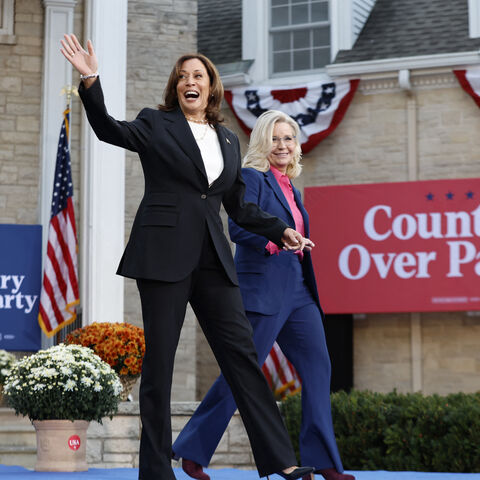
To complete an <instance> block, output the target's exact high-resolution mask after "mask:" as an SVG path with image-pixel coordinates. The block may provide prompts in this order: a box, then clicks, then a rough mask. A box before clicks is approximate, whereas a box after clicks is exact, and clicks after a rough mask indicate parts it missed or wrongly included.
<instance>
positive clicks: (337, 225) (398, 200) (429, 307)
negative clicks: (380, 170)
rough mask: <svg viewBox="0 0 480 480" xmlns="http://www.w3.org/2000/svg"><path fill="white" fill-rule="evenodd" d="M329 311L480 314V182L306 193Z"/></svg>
mask: <svg viewBox="0 0 480 480" xmlns="http://www.w3.org/2000/svg"><path fill="white" fill-rule="evenodd" d="M305 206H306V208H307V210H308V212H309V215H310V225H311V228H310V236H311V239H312V240H313V241H314V243H315V245H316V246H315V248H314V249H313V251H312V257H313V263H314V267H315V274H316V278H317V282H318V291H319V295H320V300H321V302H322V305H323V307H324V309H325V312H326V313H380V312H428V311H456V310H480V179H479V178H470V179H456V180H431V181H418V182H400V183H377V184H365V185H343V186H328V187H308V188H305Z"/></svg>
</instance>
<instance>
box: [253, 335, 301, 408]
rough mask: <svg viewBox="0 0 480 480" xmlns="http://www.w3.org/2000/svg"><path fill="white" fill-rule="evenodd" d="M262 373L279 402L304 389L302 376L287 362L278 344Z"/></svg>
mask: <svg viewBox="0 0 480 480" xmlns="http://www.w3.org/2000/svg"><path fill="white" fill-rule="evenodd" d="M262 371H263V374H264V375H265V377H266V378H267V382H268V384H269V385H270V388H271V389H272V390H273V393H274V394H275V397H276V398H277V399H278V400H280V399H282V398H283V397H286V396H288V395H292V394H294V393H297V392H299V391H300V389H301V387H302V383H301V380H300V376H299V375H298V373H297V371H296V370H295V368H294V366H293V365H292V364H291V363H290V362H289V361H288V360H287V357H285V355H284V354H283V352H282V350H281V349H280V347H279V346H278V344H277V342H275V343H274V344H273V347H272V349H271V350H270V353H269V355H268V357H267V359H266V360H265V363H264V364H263V366H262Z"/></svg>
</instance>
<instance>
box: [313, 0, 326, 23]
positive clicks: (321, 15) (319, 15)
mask: <svg viewBox="0 0 480 480" xmlns="http://www.w3.org/2000/svg"><path fill="white" fill-rule="evenodd" d="M325 21H328V2H313V3H312V22H325Z"/></svg>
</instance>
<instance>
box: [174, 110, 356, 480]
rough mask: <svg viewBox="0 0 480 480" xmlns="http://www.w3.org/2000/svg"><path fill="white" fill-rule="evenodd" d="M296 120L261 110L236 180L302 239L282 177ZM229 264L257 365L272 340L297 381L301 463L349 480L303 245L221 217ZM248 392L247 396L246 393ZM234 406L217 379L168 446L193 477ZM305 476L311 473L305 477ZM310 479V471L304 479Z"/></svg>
mask: <svg viewBox="0 0 480 480" xmlns="http://www.w3.org/2000/svg"><path fill="white" fill-rule="evenodd" d="M298 136H299V129H298V125H297V123H296V122H295V121H294V120H293V119H292V118H290V117H289V116H287V115H285V114H283V113H282V112H278V111H275V110H269V111H267V112H265V113H263V114H262V115H261V116H260V117H259V118H258V120H257V123H256V125H255V128H254V129H253V131H252V134H251V138H250V145H249V149H248V152H247V155H246V157H245V159H244V163H243V166H244V167H247V168H243V169H242V175H243V178H244V180H245V183H246V192H245V199H246V200H247V201H249V202H253V203H256V204H258V205H259V206H260V207H261V208H262V209H263V210H264V211H266V212H268V213H270V214H271V215H275V216H278V217H279V218H281V219H283V220H284V221H285V222H286V223H287V224H289V225H290V226H291V227H293V228H296V230H297V231H299V232H300V233H302V234H303V235H304V236H305V237H308V236H309V223H308V214H307V212H306V210H305V208H304V207H303V204H302V201H301V197H300V192H299V191H298V190H297V189H296V188H295V187H294V186H293V185H292V183H291V181H290V179H292V178H295V177H297V176H298V175H299V174H300V172H301V165H300V163H299V161H300V157H301V150H300V144H299V142H298V140H297V139H298ZM229 232H230V237H231V239H232V241H234V242H235V243H236V244H237V246H236V253H235V266H236V269H237V273H238V278H239V282H240V288H241V293H242V298H243V301H244V305H245V309H246V311H247V317H248V319H249V321H250V323H251V324H252V327H253V331H254V342H255V346H256V349H257V354H258V359H259V362H260V364H263V362H264V361H265V359H266V357H267V355H268V353H269V352H270V350H271V348H272V346H273V343H274V342H275V340H276V341H277V343H278V344H279V345H280V347H281V349H282V351H283V352H284V353H285V355H286V356H287V358H288V359H289V360H290V361H291V362H292V363H293V365H294V366H295V368H296V369H297V371H298V372H299V374H300V377H301V379H302V427H301V433H300V454H301V460H302V464H304V465H313V466H315V469H316V470H315V473H319V474H321V475H322V476H323V477H324V478H325V479H327V480H353V479H354V477H353V476H352V475H347V474H344V473H342V472H343V466H342V462H341V460H340V455H339V452H338V448H337V444H336V441H335V435H334V431H333V424H332V416H331V407H330V370H331V368H330V359H329V355H328V351H327V345H326V342H325V333H324V329H323V323H322V320H323V312H322V309H321V307H320V302H319V299H318V294H317V287H316V283H315V277H314V273H313V266H312V259H311V256H310V250H311V248H312V247H313V246H314V245H313V243H312V242H309V243H308V245H307V247H306V248H305V250H304V251H303V252H299V253H294V252H288V251H283V250H280V249H279V248H278V247H277V246H276V245H275V244H273V243H272V242H269V241H268V240H267V239H266V238H265V237H262V236H260V235H256V234H253V233H250V232H247V231H246V230H244V229H243V228H241V227H239V226H238V225H237V224H235V223H234V222H233V221H232V220H229ZM252 394H253V395H254V392H252ZM235 409H236V405H235V401H234V399H233V397H232V394H231V392H230V389H229V387H228V385H227V383H226V382H225V379H224V378H223V376H222V375H220V377H218V379H217V380H216V381H215V383H214V385H213V386H212V388H211V389H210V391H209V392H208V393H207V395H206V397H205V398H204V400H203V402H202V403H201V404H200V406H199V407H198V409H197V411H196V412H195V414H194V415H193V417H192V418H191V419H190V421H189V422H188V423H187V425H186V426H185V428H184V429H183V431H182V432H181V433H180V435H179V437H178V438H177V440H176V441H175V443H174V444H173V451H174V452H175V456H176V458H179V457H182V458H183V461H182V464H183V466H184V469H185V470H186V471H187V472H188V473H190V474H191V473H192V472H194V475H193V476H194V478H198V479H200V480H208V479H209V476H208V475H207V474H206V473H205V472H203V469H202V466H207V465H208V464H209V462H210V459H211V457H212V455H213V453H214V451H215V449H216V447H217V445H218V443H219V441H220V439H221V437H222V435H223V433H224V431H225V429H226V428H227V425H228V423H229V421H230V418H231V416H232V415H233V413H234V411H235ZM312 476H313V474H312ZM304 479H305V480H310V474H309V475H306V476H305V477H304Z"/></svg>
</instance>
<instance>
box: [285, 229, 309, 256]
mask: <svg viewBox="0 0 480 480" xmlns="http://www.w3.org/2000/svg"><path fill="white" fill-rule="evenodd" d="M282 243H283V249H284V250H302V251H303V250H305V251H307V252H309V251H311V250H312V248H313V247H314V246H315V244H314V243H313V242H312V241H311V240H310V239H309V238H304V237H303V236H302V235H300V234H299V233H298V232H297V231H296V230H294V229H293V228H286V229H285V231H284V232H283V236H282Z"/></svg>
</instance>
